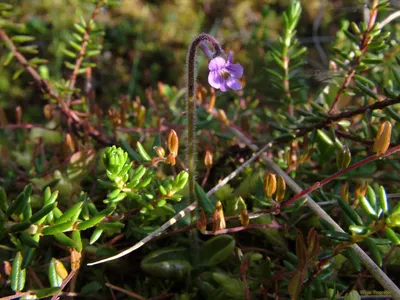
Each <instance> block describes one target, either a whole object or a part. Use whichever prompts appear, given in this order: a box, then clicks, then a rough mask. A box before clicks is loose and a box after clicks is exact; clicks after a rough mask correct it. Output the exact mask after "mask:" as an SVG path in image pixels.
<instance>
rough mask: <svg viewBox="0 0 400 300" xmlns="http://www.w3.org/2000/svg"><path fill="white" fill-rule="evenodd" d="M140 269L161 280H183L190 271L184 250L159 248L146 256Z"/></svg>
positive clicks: (187, 255)
mask: <svg viewBox="0 0 400 300" xmlns="http://www.w3.org/2000/svg"><path fill="white" fill-rule="evenodd" d="M140 267H141V269H142V270H143V271H145V272H146V273H149V274H151V275H153V276H156V277H161V278H183V277H184V276H186V275H187V274H188V273H189V271H190V270H191V268H192V267H191V265H190V262H189V253H188V251H187V249H186V248H183V247H174V248H161V249H158V250H155V251H153V252H150V253H149V254H148V255H146V256H145V257H144V258H143V259H142V261H141V263H140Z"/></svg>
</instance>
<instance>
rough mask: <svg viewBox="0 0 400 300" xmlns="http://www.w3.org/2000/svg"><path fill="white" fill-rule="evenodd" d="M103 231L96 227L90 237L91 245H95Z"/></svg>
mask: <svg viewBox="0 0 400 300" xmlns="http://www.w3.org/2000/svg"><path fill="white" fill-rule="evenodd" d="M102 233H103V229H98V228H96V229H95V230H94V231H93V233H92V236H91V237H90V241H89V243H90V245H93V244H94V243H95V242H96V241H97V240H98V239H99V238H100V236H101V234H102Z"/></svg>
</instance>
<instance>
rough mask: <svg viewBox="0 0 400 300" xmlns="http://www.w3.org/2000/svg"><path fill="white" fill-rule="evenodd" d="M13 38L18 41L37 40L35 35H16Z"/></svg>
mask: <svg viewBox="0 0 400 300" xmlns="http://www.w3.org/2000/svg"><path fill="white" fill-rule="evenodd" d="M11 40H12V41H13V42H16V43H25V42H32V41H34V40H35V37H34V36H29V35H14V36H13V37H11Z"/></svg>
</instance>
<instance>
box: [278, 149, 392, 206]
mask: <svg viewBox="0 0 400 300" xmlns="http://www.w3.org/2000/svg"><path fill="white" fill-rule="evenodd" d="M398 151H400V145H398V146H395V147H393V148H390V149H389V150H387V151H386V152H385V153H381V154H374V155H371V156H369V157H367V158H365V159H363V160H360V161H359V162H356V163H354V164H352V165H351V166H348V167H347V168H345V169H342V170H339V171H337V172H336V173H334V174H332V175H331V176H328V177H327V178H325V179H324V180H321V181H319V182H316V183H314V184H313V185H312V186H310V187H309V188H307V189H305V190H303V191H302V192H300V193H298V194H296V195H294V196H293V197H292V198H290V199H289V200H288V201H286V202H285V203H284V204H283V205H284V206H289V205H291V204H293V202H295V201H296V200H298V199H300V198H302V197H304V196H305V195H307V194H309V193H311V192H312V191H314V190H316V189H317V188H320V187H322V186H323V185H325V184H327V183H328V182H330V181H332V180H333V179H335V178H337V177H339V176H341V175H343V174H346V173H348V172H350V171H352V170H354V169H357V168H359V167H361V166H363V165H365V164H367V163H370V162H372V161H374V160H377V159H379V158H382V157H386V156H389V155H390V154H393V153H396V152H398Z"/></svg>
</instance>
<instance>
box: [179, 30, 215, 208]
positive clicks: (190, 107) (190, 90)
mask: <svg viewBox="0 0 400 300" xmlns="http://www.w3.org/2000/svg"><path fill="white" fill-rule="evenodd" d="M204 42H209V43H210V44H211V45H212V46H213V47H214V49H215V53H214V56H217V55H220V54H222V53H223V50H222V48H221V46H220V45H219V43H218V41H217V40H216V39H215V38H213V37H212V36H210V35H208V34H206V33H201V34H200V35H198V36H197V37H196V38H194V40H193V41H192V43H191V44H190V47H189V51H188V54H187V58H186V68H187V73H186V76H187V78H186V84H187V92H186V114H187V131H188V133H187V154H186V155H187V156H186V161H187V169H188V173H189V200H190V202H191V203H193V202H195V201H196V194H195V184H196V96H195V95H196V54H197V48H198V47H199V46H201V49H204ZM203 51H204V50H203ZM205 54H206V55H207V56H208V55H209V52H207V51H205Z"/></svg>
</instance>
